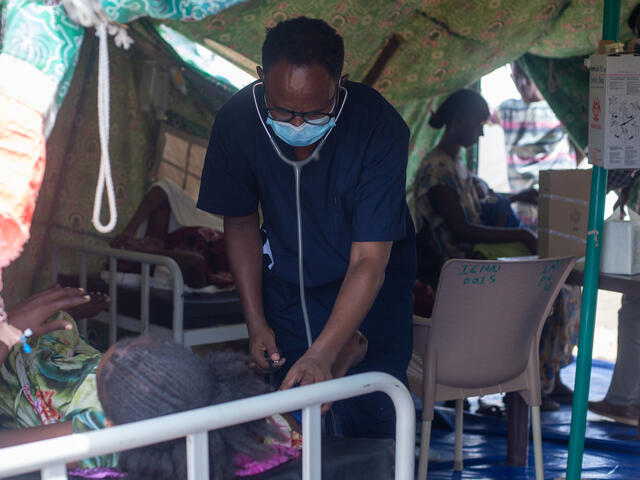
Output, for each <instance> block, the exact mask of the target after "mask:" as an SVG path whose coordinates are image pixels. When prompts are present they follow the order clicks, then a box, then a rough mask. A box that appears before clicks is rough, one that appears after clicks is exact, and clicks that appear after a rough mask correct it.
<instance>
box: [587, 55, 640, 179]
mask: <svg viewBox="0 0 640 480" xmlns="http://www.w3.org/2000/svg"><path fill="white" fill-rule="evenodd" d="M589 62H590V65H589V105H590V108H589V162H590V163H592V164H593V165H599V166H601V167H604V168H607V169H616V168H637V167H640V56H636V55H632V54H622V55H620V54H618V55H601V54H597V55H592V56H591V57H590V59H589Z"/></svg>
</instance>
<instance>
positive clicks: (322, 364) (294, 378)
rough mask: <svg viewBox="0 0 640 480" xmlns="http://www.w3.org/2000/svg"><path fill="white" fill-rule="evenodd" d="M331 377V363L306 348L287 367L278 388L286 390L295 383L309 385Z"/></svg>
mask: <svg viewBox="0 0 640 480" xmlns="http://www.w3.org/2000/svg"><path fill="white" fill-rule="evenodd" d="M332 378H333V376H332V375H331V363H330V362H329V361H328V360H326V359H325V358H324V357H323V356H322V355H319V354H316V353H314V352H312V351H311V350H307V352H306V353H305V354H304V355H303V356H302V357H300V359H298V361H297V362H296V363H294V364H293V367H291V369H289V372H288V373H287V376H286V377H285V378H284V381H283V382H282V385H280V390H286V389H288V388H291V387H295V386H296V385H311V384H312V383H318V382H324V381H325V380H331V379H332Z"/></svg>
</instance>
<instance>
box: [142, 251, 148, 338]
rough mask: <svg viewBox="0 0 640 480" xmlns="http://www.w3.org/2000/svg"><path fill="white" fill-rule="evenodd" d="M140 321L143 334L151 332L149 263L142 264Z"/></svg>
mask: <svg viewBox="0 0 640 480" xmlns="http://www.w3.org/2000/svg"><path fill="white" fill-rule="evenodd" d="M140 290H141V292H140V323H141V325H140V326H141V329H142V334H143V335H147V334H148V333H149V264H148V263H143V264H142V281H141V283H140Z"/></svg>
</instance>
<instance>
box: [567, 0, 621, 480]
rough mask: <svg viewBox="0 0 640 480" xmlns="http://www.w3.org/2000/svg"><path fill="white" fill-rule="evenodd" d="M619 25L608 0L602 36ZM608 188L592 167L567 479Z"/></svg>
mask: <svg viewBox="0 0 640 480" xmlns="http://www.w3.org/2000/svg"><path fill="white" fill-rule="evenodd" d="M619 26H620V0H605V3H604V20H603V25H602V39H603V40H613V41H615V42H617V41H618V35H619ZM606 192H607V171H606V170H605V169H604V168H601V167H596V166H594V167H593V172H592V177H591V200H590V205H589V228H588V231H589V232H593V233H589V234H588V235H587V254H586V262H585V269H584V290H583V293H582V309H581V313H580V336H579V339H578V360H577V365H576V383H575V387H574V394H573V409H572V412H571V435H570V437H569V458H568V459H567V480H580V476H581V473H582V457H583V453H584V436H585V430H586V423H587V401H588V399H589V380H590V378H591V355H592V353H593V330H594V326H595V315H596V304H597V298H598V285H599V281H600V254H601V247H602V243H601V241H602V227H603V223H604V200H605V196H606Z"/></svg>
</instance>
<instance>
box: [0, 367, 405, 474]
mask: <svg viewBox="0 0 640 480" xmlns="http://www.w3.org/2000/svg"><path fill="white" fill-rule="evenodd" d="M372 392H384V393H386V394H387V395H388V396H389V397H390V398H391V400H392V401H393V404H394V407H395V410H396V444H395V480H413V478H414V461H415V457H414V455H415V454H414V451H415V410H414V405H413V400H412V398H411V395H410V394H409V392H408V391H407V389H406V388H405V386H404V385H403V384H402V383H401V382H400V381H398V380H397V379H396V378H394V377H392V376H391V375H388V374H386V373H379V372H371V373H362V374H358V375H352V376H349V377H344V378H340V379H337V380H331V381H328V382H323V383H316V384H313V385H308V386H304V387H298V388H294V389H291V390H285V391H279V392H274V393H268V394H266V395H260V396H257V397H251V398H247V399H243V400H236V401H234V402H228V403H223V404H220V405H215V406H211V407H204V408H199V409H196V410H191V411H188V412H182V413H176V414H173V415H167V416H164V417H158V418H153V419H150V420H143V421H140V422H135V423H130V424H126V425H120V426H117V427H113V428H108V429H105V430H100V431H96V432H89V433H78V434H73V435H68V436H65V437H59V438H54V439H51V440H43V441H40V442H33V443H29V444H25V445H19V446H16V447H9V448H4V449H0V478H4V477H7V476H12V475H19V474H22V473H27V472H33V471H36V470H41V478H42V480H62V479H64V480H66V479H67V471H66V463H69V462H75V461H78V460H81V459H84V458H90V457H96V456H100V455H105V454H108V453H112V452H119V451H122V450H130V449H133V448H138V447H142V446H145V445H152V444H154V443H160V442H165V441H167V440H173V439H176V438H181V437H186V438H187V442H186V444H187V446H186V449H187V472H188V479H189V480H209V455H208V451H209V447H208V435H207V431H209V430H215V429H218V428H224V427H229V426H232V425H237V424H240V423H245V422H250V421H253V420H258V419H261V418H265V417H268V416H270V415H274V414H276V413H281V412H290V411H294V410H299V409H303V412H302V431H303V438H304V440H303V452H302V478H303V480H319V479H320V478H321V457H320V447H321V439H320V421H321V419H320V407H321V404H322V403H325V402H332V401H336V400H343V399H345V398H350V397H357V396H359V395H365V394H367V393H372ZM214 461H215V459H214Z"/></svg>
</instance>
